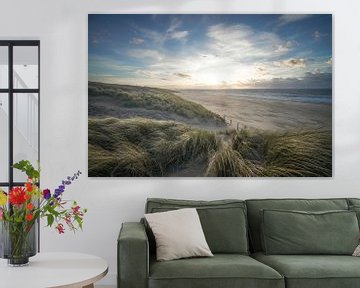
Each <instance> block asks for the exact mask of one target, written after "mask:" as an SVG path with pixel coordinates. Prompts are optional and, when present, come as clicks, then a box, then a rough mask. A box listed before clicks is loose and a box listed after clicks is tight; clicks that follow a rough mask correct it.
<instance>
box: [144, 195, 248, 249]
mask: <svg viewBox="0 0 360 288" xmlns="http://www.w3.org/2000/svg"><path fill="white" fill-rule="evenodd" d="M181 208H196V209H197V211H198V214H199V218H200V221H201V225H202V228H203V231H204V234H205V238H206V241H207V243H208V245H209V247H210V250H211V251H212V252H213V253H236V254H248V253H249V243H248V233H247V219H246V218H247V213H246V205H245V201H243V200H230V199H229V200H215V201H195V200H175V199H160V198H150V199H147V202H146V208H145V213H157V212H165V211H170V210H176V209H181ZM147 228H148V227H147ZM147 233H148V236H149V242H150V243H149V244H150V247H151V248H152V249H151V250H153V249H154V245H155V244H154V238H153V235H152V233H151V230H150V229H149V228H148V229H147ZM152 252H153V251H152Z"/></svg>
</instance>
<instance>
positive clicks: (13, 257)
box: [0, 221, 37, 266]
mask: <svg viewBox="0 0 360 288" xmlns="http://www.w3.org/2000/svg"><path fill="white" fill-rule="evenodd" d="M0 225H1V230H0V231H1V232H0V233H1V242H0V257H1V258H4V259H8V265H9V266H25V265H28V263H29V257H31V256H34V255H36V251H37V245H36V242H37V241H36V238H37V237H36V235H37V233H36V230H37V228H36V226H37V224H36V222H35V224H34V225H32V226H29V223H28V222H24V221H21V222H7V221H1V222H0Z"/></svg>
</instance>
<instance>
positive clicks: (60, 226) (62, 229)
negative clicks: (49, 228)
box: [55, 223, 65, 234]
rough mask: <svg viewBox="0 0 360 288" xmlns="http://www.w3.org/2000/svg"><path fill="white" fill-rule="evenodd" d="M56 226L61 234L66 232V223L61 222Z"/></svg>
mask: <svg viewBox="0 0 360 288" xmlns="http://www.w3.org/2000/svg"><path fill="white" fill-rule="evenodd" d="M55 228H56V229H57V230H58V232H59V234H63V233H65V229H64V225H62V224H61V223H59V224H58V225H57V226H56V227H55Z"/></svg>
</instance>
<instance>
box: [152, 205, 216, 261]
mask: <svg viewBox="0 0 360 288" xmlns="http://www.w3.org/2000/svg"><path fill="white" fill-rule="evenodd" d="M145 218H146V220H147V222H148V223H149V226H150V227H151V230H152V231H153V233H154V236H155V239H156V259H157V260H159V261H165V260H174V259H179V258H189V257H205V256H213V254H212V253H211V251H210V249H209V246H208V244H207V243H206V240H205V236H204V232H203V230H202V227H201V223H200V219H199V215H198V213H197V211H196V209H195V208H185V209H179V210H174V211H166V212H161V213H150V214H145Z"/></svg>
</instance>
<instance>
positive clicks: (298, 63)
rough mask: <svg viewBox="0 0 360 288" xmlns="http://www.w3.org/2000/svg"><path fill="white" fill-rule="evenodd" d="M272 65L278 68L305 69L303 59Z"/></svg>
mask: <svg viewBox="0 0 360 288" xmlns="http://www.w3.org/2000/svg"><path fill="white" fill-rule="evenodd" d="M274 65H275V66H279V67H289V68H305V67H306V60H305V59H303V58H299V59H295V58H291V59H286V60H282V61H277V62H274Z"/></svg>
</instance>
